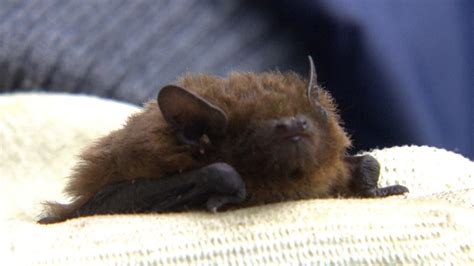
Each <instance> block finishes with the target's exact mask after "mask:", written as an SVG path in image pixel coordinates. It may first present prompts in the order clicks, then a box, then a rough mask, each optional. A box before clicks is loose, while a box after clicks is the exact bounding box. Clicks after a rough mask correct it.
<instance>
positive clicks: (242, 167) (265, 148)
mask: <svg viewBox="0 0 474 266" xmlns="http://www.w3.org/2000/svg"><path fill="white" fill-rule="evenodd" d="M309 62H310V71H309V73H310V74H309V79H308V81H306V80H305V79H303V78H301V77H300V76H299V75H297V74H295V73H292V72H288V73H280V72H264V73H260V74H254V73H231V74H230V75H229V77H228V78H219V77H215V76H210V75H206V74H195V75H185V76H183V77H181V78H180V79H179V80H178V81H177V82H176V85H167V86H165V87H163V88H161V90H160V91H159V93H158V96H157V99H156V100H154V101H150V102H148V103H146V104H145V106H144V108H143V110H142V111H141V112H139V113H137V114H135V115H132V116H131V117H129V119H128V121H127V123H126V124H125V125H124V126H123V127H122V128H121V129H118V130H116V131H113V132H111V133H110V134H109V135H107V136H105V137H103V138H101V139H99V140H98V141H97V142H95V143H94V144H93V145H91V146H90V147H88V148H86V149H85V150H84V151H83V153H82V154H81V158H80V161H79V162H78V163H77V165H76V166H75V167H74V169H73V172H72V174H71V176H70V177H69V180H68V184H67V186H66V188H65V192H66V193H67V195H69V196H70V197H71V202H70V203H69V204H59V203H55V202H48V203H46V210H47V211H46V213H47V214H46V215H45V216H44V217H43V218H42V219H40V220H39V223H55V222H61V221H64V220H67V219H70V218H75V217H81V216H89V215H96V214H118V213H150V212H173V211H185V210H194V209H196V210H199V209H202V210H209V211H211V212H216V211H218V210H227V209H234V208H242V207H248V206H255V205H261V204H268V203H274V202H281V201H288V200H299V199H315V198H329V197H364V198H367V197H368V198H374V197H386V196H391V195H399V194H403V193H406V192H408V189H407V188H406V187H404V186H402V185H393V186H388V187H378V186H377V181H378V178H379V171H380V166H379V163H378V162H377V160H376V159H375V158H374V157H372V156H370V155H358V156H351V155H349V154H348V149H349V148H350V145H351V140H350V138H349V136H348V135H347V133H346V132H345V131H344V129H343V127H342V121H341V118H340V116H339V114H338V112H337V108H336V104H335V103H334V101H333V99H332V97H331V96H330V94H329V92H328V91H326V90H324V89H323V88H321V87H320V86H319V85H318V84H317V77H316V71H315V67H314V63H313V60H312V58H311V57H309Z"/></svg>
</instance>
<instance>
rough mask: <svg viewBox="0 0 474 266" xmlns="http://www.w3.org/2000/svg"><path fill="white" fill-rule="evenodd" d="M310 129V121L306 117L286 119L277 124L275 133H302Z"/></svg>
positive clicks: (278, 121)
mask: <svg viewBox="0 0 474 266" xmlns="http://www.w3.org/2000/svg"><path fill="white" fill-rule="evenodd" d="M307 129H308V120H307V119H306V118H305V117H295V116H291V117H285V118H281V119H278V120H277V121H276V122H275V131H277V133H281V134H287V133H290V134H291V133H295V134H297V133H301V132H304V131H306V130H307Z"/></svg>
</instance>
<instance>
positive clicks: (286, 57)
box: [0, 0, 306, 104]
mask: <svg viewBox="0 0 474 266" xmlns="http://www.w3.org/2000/svg"><path fill="white" fill-rule="evenodd" d="M0 18H1V20H0V40H1V42H0V70H1V71H0V91H9V90H10V89H14V90H18V89H25V90H30V89H31V88H47V89H48V90H54V91H65V92H80V93H87V94H94V95H99V96H104V97H108V98H115V99H120V100H124V101H128V102H132V103H136V104H141V103H142V102H144V101H146V100H148V99H149V98H152V97H154V96H155V94H156V90H157V89H158V88H161V87H162V86H163V85H165V84H167V83H170V82H171V81H174V80H175V78H176V77H177V76H180V75H182V74H183V73H185V72H193V73H210V74H216V75H225V74H227V72H229V71H231V70H239V71H256V72H260V71H264V70H268V69H275V67H276V66H278V67H280V68H281V70H288V69H294V63H293V60H294V58H298V56H296V54H298V53H301V51H302V49H298V48H297V47H293V46H294V44H293V42H292V35H291V34H290V31H289V30H288V29H285V28H284V27H283V26H282V25H281V24H278V23H277V22H275V21H274V20H272V19H270V18H269V16H268V15H266V14H264V13H261V12H258V10H256V9H255V8H254V7H252V4H251V2H246V1H238V0H227V1H212V0H201V1H197V0H194V1H193V0H187V1H182V0H166V1H153V0H136V1H115V0H102V1H90V0H86V1H61V0H42V1H28V0H24V1H1V2H0ZM297 51H299V52H297ZM299 59H301V60H300V61H301V62H299V64H300V65H306V58H305V57H304V54H303V55H300V56H299Z"/></svg>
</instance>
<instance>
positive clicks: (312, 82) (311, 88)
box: [306, 56, 328, 119]
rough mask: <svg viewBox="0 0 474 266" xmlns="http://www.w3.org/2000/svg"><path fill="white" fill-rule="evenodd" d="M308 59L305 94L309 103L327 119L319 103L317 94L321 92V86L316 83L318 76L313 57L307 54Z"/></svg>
mask: <svg viewBox="0 0 474 266" xmlns="http://www.w3.org/2000/svg"><path fill="white" fill-rule="evenodd" d="M308 60H309V81H308V86H307V88H306V96H307V97H308V100H309V103H310V104H311V105H312V106H313V107H314V108H316V110H317V111H319V113H320V114H321V116H322V117H323V118H324V119H327V116H328V114H327V112H326V110H324V108H323V107H322V106H321V103H320V102H319V100H318V98H319V95H320V94H321V88H320V87H318V85H317V83H318V78H317V76H316V68H315V67H314V62H313V58H312V57H311V56H308ZM313 96H314V97H313Z"/></svg>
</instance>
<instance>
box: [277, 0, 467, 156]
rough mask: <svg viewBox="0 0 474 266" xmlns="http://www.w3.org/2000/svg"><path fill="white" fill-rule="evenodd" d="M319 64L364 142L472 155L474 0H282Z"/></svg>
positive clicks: (280, 6)
mask: <svg viewBox="0 0 474 266" xmlns="http://www.w3.org/2000/svg"><path fill="white" fill-rule="evenodd" d="M274 8H275V9H277V10H278V12H280V16H281V19H282V20H283V21H285V23H291V24H293V27H294V29H295V30H296V31H298V32H299V34H300V35H301V36H302V38H303V39H304V42H305V43H306V45H307V47H308V50H309V52H310V53H311V54H312V55H313V57H314V58H316V59H317V60H318V62H317V63H316V67H317V69H318V75H319V80H320V82H321V83H322V84H323V85H325V86H326V87H327V88H328V89H329V90H330V91H331V92H332V93H333V95H334V96H335V98H336V99H337V102H338V103H339V105H340V107H341V113H342V116H343V118H344V120H345V121H346V127H347V128H348V129H349V131H350V132H351V133H352V134H353V138H354V141H355V145H356V147H357V148H362V149H370V148H373V147H376V146H378V147H385V146H392V145H402V144H426V145H432V146H437V147H443V148H446V149H449V150H454V151H457V152H459V153H462V154H463V155H465V156H468V157H470V158H471V159H472V158H474V142H473V125H474V119H473V115H474V108H473V99H474V93H473V90H474V65H473V64H474V41H473V38H474V27H473V26H474V20H473V16H474V1H470V0H466V1H461V0H416V1H410V0H400V1H395V0H358V1H353V0H326V1H323V0H312V1H302V0H301V1H294V0H279V1H276V2H275V6H274Z"/></svg>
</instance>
